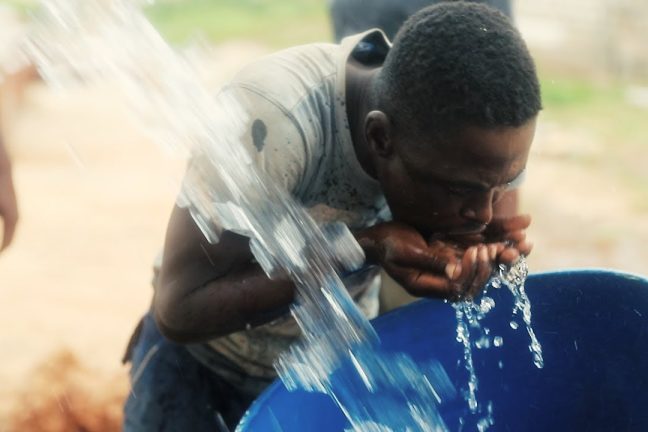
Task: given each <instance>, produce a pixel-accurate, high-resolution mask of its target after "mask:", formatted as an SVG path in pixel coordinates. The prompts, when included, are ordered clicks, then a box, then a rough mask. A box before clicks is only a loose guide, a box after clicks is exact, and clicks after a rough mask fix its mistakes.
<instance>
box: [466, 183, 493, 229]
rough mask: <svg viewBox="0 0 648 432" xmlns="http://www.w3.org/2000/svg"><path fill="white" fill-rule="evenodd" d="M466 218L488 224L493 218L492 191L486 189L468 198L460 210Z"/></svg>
mask: <svg viewBox="0 0 648 432" xmlns="http://www.w3.org/2000/svg"><path fill="white" fill-rule="evenodd" d="M461 215H462V216H463V217H465V218H466V219H469V220H471V221H474V222H477V223H479V224H488V223H490V221H491V220H492V219H493V191H488V192H484V193H480V194H476V196H474V197H472V198H471V199H469V200H468V201H467V202H466V203H465V204H464V207H463V209H462V211H461Z"/></svg>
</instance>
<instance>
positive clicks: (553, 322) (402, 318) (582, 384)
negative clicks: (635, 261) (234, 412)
mask: <svg viewBox="0 0 648 432" xmlns="http://www.w3.org/2000/svg"><path fill="white" fill-rule="evenodd" d="M526 288H527V293H528V295H529V297H530V299H531V304H532V313H533V328H534V330H535V332H536V335H537V337H538V339H539V341H540V343H541V344H542V347H543V354H544V363H545V367H544V369H537V368H536V367H535V366H534V365H533V361H532V356H531V353H530V352H529V349H528V345H529V337H528V335H527V334H526V329H525V327H524V325H520V327H519V328H518V329H517V330H513V329H512V328H511V326H510V325H509V323H510V321H511V310H512V296H511V294H510V293H509V292H508V290H506V289H505V288H502V289H499V290H495V289H491V290H490V293H489V295H491V296H492V297H493V298H494V299H495V301H496V304H497V305H496V307H495V309H494V310H493V311H491V312H490V313H489V314H488V316H487V317H486V319H485V320H484V321H483V323H484V325H485V326H487V327H488V328H490V330H491V335H493V336H502V337H503V339H504V344H503V346H501V347H491V348H490V349H487V350H477V349H474V348H473V356H474V361H475V367H476V371H477V376H478V379H479V390H478V393H477V397H478V400H479V401H480V402H484V401H488V400H490V401H492V402H493V406H494V420H495V425H494V426H492V427H491V429H489V431H511V432H522V431H587V432H590V431H614V432H619V431H648V280H647V279H644V278H641V277H637V276H633V275H628V274H620V273H614V272H609V271H602V270H583V271H569V272H558V273H543V274H535V275H531V276H529V278H528V280H527V283H526ZM374 326H375V328H376V330H377V331H378V334H379V335H380V337H381V340H382V343H383V345H384V348H385V349H386V350H387V351H404V352H406V353H408V354H409V355H410V356H412V358H414V360H415V361H417V362H423V361H426V360H429V359H437V360H438V361H439V362H440V363H441V364H442V365H443V367H444V368H445V370H446V371H447V372H448V374H449V376H450V379H451V381H452V382H453V383H454V385H455V387H456V388H458V389H459V388H463V387H465V385H466V382H467V373H466V371H465V370H464V369H463V367H461V366H459V365H458V360H459V359H460V358H462V351H461V350H462V347H461V346H460V344H459V343H458V342H457V341H456V339H455V336H456V320H455V315H454V309H453V308H452V307H450V306H449V305H447V304H444V303H443V302H438V301H428V300H424V301H419V302H416V303H414V304H412V305H409V306H406V307H403V308H400V309H398V310H396V311H393V312H391V313H389V314H386V315H384V316H381V317H380V318H378V319H376V320H375V321H374ZM500 362H501V364H500ZM464 407H465V402H464V401H463V400H455V401H451V402H448V403H444V404H442V405H440V407H439V408H440V411H441V415H442V416H443V418H444V420H445V421H446V424H447V425H448V427H449V428H450V429H451V430H453V431H454V430H458V424H459V423H458V422H459V417H460V416H461V415H463V414H465V408H464ZM347 427H349V424H348V422H347V421H346V419H345V417H344V416H343V415H342V413H341V411H340V410H339V409H338V408H337V407H336V406H335V404H334V403H333V402H332V401H331V400H330V399H329V398H328V396H326V395H322V394H315V393H307V392H303V391H296V392H288V391H287V390H286V389H285V387H284V386H283V384H282V383H281V382H279V381H278V382H276V383H274V384H273V385H272V386H271V387H270V388H269V389H268V390H267V391H266V392H265V393H264V394H262V395H261V397H259V399H258V400H257V401H256V402H255V403H254V404H253V405H252V407H251V408H250V410H249V411H248V415H247V416H246V417H245V418H244V420H243V421H242V423H241V425H240V430H241V431H253V432H271V431H277V432H279V431H281V432H305V431H312V432H319V431H321V432H335V431H343V430H344V429H345V428H347Z"/></svg>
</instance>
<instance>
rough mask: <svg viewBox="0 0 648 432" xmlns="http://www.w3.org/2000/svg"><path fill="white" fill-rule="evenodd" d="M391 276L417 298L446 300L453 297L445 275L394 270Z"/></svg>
mask: <svg viewBox="0 0 648 432" xmlns="http://www.w3.org/2000/svg"><path fill="white" fill-rule="evenodd" d="M390 274H391V276H392V277H394V278H395V279H396V280H397V281H398V282H400V283H401V284H402V285H403V287H404V288H405V289H406V290H407V291H408V292H409V293H410V294H412V295H414V296H416V297H428V298H438V299H446V298H451V297H452V290H451V287H450V282H449V281H448V279H447V278H446V277H445V276H443V275H438V274H433V273H428V272H424V271H412V270H411V269H404V268H398V269H392V271H391V272H390Z"/></svg>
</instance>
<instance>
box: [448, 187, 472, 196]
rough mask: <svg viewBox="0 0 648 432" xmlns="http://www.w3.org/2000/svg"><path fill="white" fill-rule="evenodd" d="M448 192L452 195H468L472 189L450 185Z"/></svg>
mask: <svg viewBox="0 0 648 432" xmlns="http://www.w3.org/2000/svg"><path fill="white" fill-rule="evenodd" d="M448 192H450V193H451V194H452V195H458V196H466V195H468V194H470V192H471V190H470V188H467V187H462V186H448Z"/></svg>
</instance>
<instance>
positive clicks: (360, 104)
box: [346, 58, 380, 178]
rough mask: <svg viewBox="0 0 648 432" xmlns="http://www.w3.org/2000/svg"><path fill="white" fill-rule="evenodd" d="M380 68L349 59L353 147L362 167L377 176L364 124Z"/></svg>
mask: <svg viewBox="0 0 648 432" xmlns="http://www.w3.org/2000/svg"><path fill="white" fill-rule="evenodd" d="M379 70H380V68H369V67H367V66H365V65H362V64H360V63H358V62H357V61H355V60H354V59H352V58H351V59H349V61H348V62H347V66H346V106H347V109H346V112H347V117H348V120H349V129H350V132H351V139H352V141H353V148H354V150H355V154H356V157H357V158H358V161H359V162H360V165H361V166H362V169H363V170H364V171H365V172H366V173H367V174H368V175H370V176H371V177H373V178H376V172H375V168H374V166H373V163H372V161H371V157H370V153H369V148H368V144H367V140H366V138H365V132H364V126H365V118H366V117H367V114H368V113H369V112H370V111H371V110H372V109H374V107H373V106H372V91H373V83H374V80H375V77H376V76H377V72H378V71H379Z"/></svg>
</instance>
